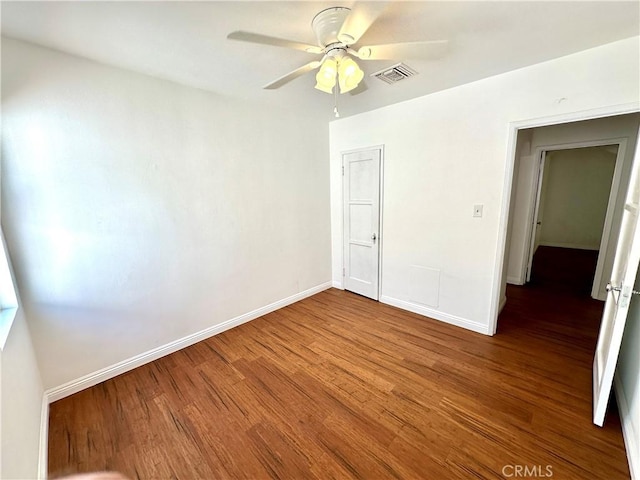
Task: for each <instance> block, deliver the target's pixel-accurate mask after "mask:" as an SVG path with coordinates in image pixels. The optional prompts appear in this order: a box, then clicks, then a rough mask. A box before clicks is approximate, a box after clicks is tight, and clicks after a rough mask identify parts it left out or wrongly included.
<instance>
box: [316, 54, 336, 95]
mask: <svg viewBox="0 0 640 480" xmlns="http://www.w3.org/2000/svg"><path fill="white" fill-rule="evenodd" d="M337 73H338V62H336V61H335V60H334V59H333V58H327V59H326V60H325V61H324V62H322V66H321V67H320V70H318V73H317V74H316V88H317V89H318V90H321V91H323V92H326V93H332V92H333V87H335V85H336V74H337Z"/></svg>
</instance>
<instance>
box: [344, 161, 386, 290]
mask: <svg viewBox="0 0 640 480" xmlns="http://www.w3.org/2000/svg"><path fill="white" fill-rule="evenodd" d="M380 153H381V151H380V149H371V150H362V151H359V152H353V153H347V154H344V155H343V156H342V165H343V175H344V178H343V185H344V272H343V274H344V288H345V290H350V291H352V292H355V293H359V294H360V295H364V296H366V297H369V298H373V299H374V300H378V274H379V271H380V264H379V254H380Z"/></svg>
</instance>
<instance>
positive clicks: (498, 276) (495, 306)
mask: <svg viewBox="0 0 640 480" xmlns="http://www.w3.org/2000/svg"><path fill="white" fill-rule="evenodd" d="M638 112H640V105H638V103H637V102H635V103H626V104H622V105H611V106H607V107H603V108H597V109H593V110H583V111H579V112H571V113H566V114H562V115H555V116H548V117H540V118H534V119H529V120H520V121H514V122H509V124H508V125H507V148H506V155H507V156H506V159H505V160H506V161H505V170H504V178H503V184H502V200H501V202H500V220H499V224H498V239H497V246H496V255H495V259H494V266H493V285H492V289H491V297H490V306H489V325H488V326H487V333H488V334H489V335H495V333H496V330H497V328H498V315H499V314H500V301H501V296H502V286H503V284H504V283H506V275H504V274H503V273H504V270H503V267H504V266H505V264H506V262H507V259H506V258H505V253H506V249H507V231H508V226H509V207H510V204H511V192H512V190H513V185H514V181H513V172H514V167H515V162H516V144H517V139H518V131H519V130H524V129H527V128H536V127H546V126H549V125H558V124H562V123H572V122H580V121H582V120H593V119H596V118H605V117H613V116H617V115H625V114H628V113H638Z"/></svg>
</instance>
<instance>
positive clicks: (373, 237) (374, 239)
mask: <svg viewBox="0 0 640 480" xmlns="http://www.w3.org/2000/svg"><path fill="white" fill-rule="evenodd" d="M376 238H378V237H376V234H375V233H373V234H372V235H371V240H373V243H376Z"/></svg>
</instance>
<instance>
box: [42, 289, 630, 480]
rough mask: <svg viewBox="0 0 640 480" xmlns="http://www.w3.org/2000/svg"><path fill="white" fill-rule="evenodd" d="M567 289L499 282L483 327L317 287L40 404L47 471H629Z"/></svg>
mask: <svg viewBox="0 0 640 480" xmlns="http://www.w3.org/2000/svg"><path fill="white" fill-rule="evenodd" d="M563 295H565V297H563V298H564V300H563V302H562V307H561V308H559V309H556V308H555V306H556V303H557V302H558V296H557V292H554V291H548V290H547V291H545V289H544V288H542V287H540V286H539V285H538V286H536V285H533V286H532V287H527V288H525V287H510V288H509V290H508V296H509V302H508V303H507V306H506V307H505V309H504V311H503V313H502V315H501V319H500V325H499V331H498V334H497V335H496V336H494V337H486V336H482V335H478V334H475V333H472V332H468V331H465V330H463V329H460V328H457V327H454V326H450V325H446V324H443V323H441V322H437V321H434V320H430V319H428V318H425V317H422V316H419V315H416V314H412V313H408V312H404V311H401V310H398V309H396V308H393V307H389V306H386V305H383V304H380V303H377V302H373V301H370V300H368V299H365V298H363V297H360V296H358V295H354V294H351V293H348V292H343V291H339V290H335V289H332V290H328V291H325V292H322V293H320V294H318V295H315V296H313V297H310V298H308V299H305V300H303V301H301V302H298V303H296V304H294V305H291V306H289V307H286V308H284V309H281V310H278V311H276V312H273V313H272V314H269V315H267V316H265V317H262V318H260V319H257V320H255V321H253V322H250V323H249V324H245V325H242V326H240V327H237V328H235V329H232V330H230V331H227V332H224V333H222V334H220V335H217V336H215V337H212V338H210V339H207V340H205V341H203V342H200V343H198V344H196V345H193V346H191V347H189V348H187V349H184V350H181V351H179V352H176V353H174V354H172V355H169V356H167V357H164V358H161V359H159V360H157V361H155V362H152V363H150V364H147V365H144V366H142V367H140V368H137V369H135V370H133V371H131V372H128V373H126V374H123V375H121V376H119V377H116V378H114V379H111V380H109V381H107V382H104V383H102V384H100V385H96V386H95V387H92V388H90V389H88V390H85V391H83V392H80V393H78V394H76V395H73V396H70V397H67V398H65V399H62V400H60V401H58V402H55V403H54V404H52V405H51V408H50V427H49V473H50V476H51V477H56V476H59V475H63V474H69V473H74V472H86V471H93V470H101V469H112V470H118V471H120V472H122V473H124V474H125V475H128V476H129V477H130V478H132V479H156V478H178V479H193V478H203V479H205V478H206V479H209V478H216V479H227V478H228V479H233V478H246V479H269V478H281V479H285V478H291V479H298V478H304V479H331V478H335V479H338V478H339V479H343V478H364V479H378V478H403V479H414V478H439V479H448V478H451V479H464V478H487V479H492V478H506V477H505V475H504V472H503V469H504V468H505V466H506V467H507V468H509V465H527V466H529V467H533V466H541V467H542V468H546V467H547V466H550V467H551V468H552V470H553V473H554V477H553V478H562V479H587V478H589V479H602V480H605V479H606V480H617V479H625V478H629V470H628V467H627V463H626V456H625V450H624V444H623V441H622V435H621V427H620V421H619V418H618V413H617V410H616V408H615V405H614V406H613V408H611V409H610V412H609V413H608V418H607V421H606V424H605V426H604V428H598V427H596V426H594V425H592V423H591V384H590V382H591V376H590V365H591V359H592V355H593V350H594V348H595V342H596V338H597V329H598V325H599V315H600V309H601V308H602V304H601V303H599V302H595V301H593V300H590V299H588V298H586V299H585V298H584V297H578V296H575V295H572V294H571V292H570V291H567V290H566V289H565V290H564V291H563ZM567 295H568V296H567ZM577 317H578V318H577ZM507 471H508V470H507Z"/></svg>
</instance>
